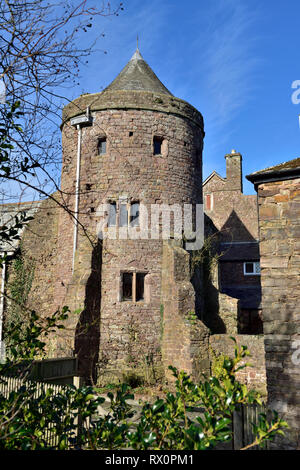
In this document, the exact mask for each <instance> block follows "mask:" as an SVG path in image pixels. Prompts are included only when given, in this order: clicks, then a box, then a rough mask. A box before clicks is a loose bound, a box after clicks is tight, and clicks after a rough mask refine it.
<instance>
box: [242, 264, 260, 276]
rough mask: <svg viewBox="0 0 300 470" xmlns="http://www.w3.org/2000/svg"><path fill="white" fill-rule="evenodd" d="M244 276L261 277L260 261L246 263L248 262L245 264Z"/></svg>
mask: <svg viewBox="0 0 300 470" xmlns="http://www.w3.org/2000/svg"><path fill="white" fill-rule="evenodd" d="M244 275H245V276H260V263H259V261H246V262H244Z"/></svg>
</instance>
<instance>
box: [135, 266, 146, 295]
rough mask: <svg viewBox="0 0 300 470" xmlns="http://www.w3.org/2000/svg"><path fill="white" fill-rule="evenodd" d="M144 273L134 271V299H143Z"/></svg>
mask: <svg viewBox="0 0 300 470" xmlns="http://www.w3.org/2000/svg"><path fill="white" fill-rule="evenodd" d="M144 285H145V273H136V301H137V302H138V301H139V300H144Z"/></svg>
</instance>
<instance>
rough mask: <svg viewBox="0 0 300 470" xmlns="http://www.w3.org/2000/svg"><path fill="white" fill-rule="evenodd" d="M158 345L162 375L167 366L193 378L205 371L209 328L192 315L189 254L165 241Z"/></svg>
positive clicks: (168, 372) (167, 375) (207, 357)
mask: <svg viewBox="0 0 300 470" xmlns="http://www.w3.org/2000/svg"><path fill="white" fill-rule="evenodd" d="M161 302H162V326H161V328H162V331H161V338H162V339H161V345H162V346H161V347H162V358H163V364H164V370H165V376H166V378H167V379H168V380H172V373H171V371H170V370H168V366H170V365H172V366H175V367H176V368H178V369H179V370H185V371H186V372H187V373H188V374H190V375H192V377H193V378H194V379H196V380H197V379H200V377H201V373H207V372H209V355H208V338H209V330H208V328H206V327H205V326H204V324H203V323H202V322H201V321H200V320H199V319H198V318H197V317H196V315H195V294H194V288H193V286H192V284H191V282H190V267H189V254H188V253H187V252H186V251H185V250H183V248H181V247H180V246H176V245H175V244H174V242H173V243H172V242H167V241H166V242H165V243H164V248H163V266H162V299H161Z"/></svg>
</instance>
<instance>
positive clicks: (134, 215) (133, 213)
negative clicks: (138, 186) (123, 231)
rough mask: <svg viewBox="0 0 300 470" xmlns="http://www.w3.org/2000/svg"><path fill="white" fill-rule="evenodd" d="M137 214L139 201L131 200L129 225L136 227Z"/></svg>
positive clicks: (137, 221)
mask: <svg viewBox="0 0 300 470" xmlns="http://www.w3.org/2000/svg"><path fill="white" fill-rule="evenodd" d="M139 215H140V203H139V202H133V203H132V204H131V206H130V216H129V217H130V218H129V225H130V227H137V226H138V225H139Z"/></svg>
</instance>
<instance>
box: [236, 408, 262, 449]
mask: <svg viewBox="0 0 300 470" xmlns="http://www.w3.org/2000/svg"><path fill="white" fill-rule="evenodd" d="M261 413H263V414H266V413H267V408H266V406H265V405H243V406H240V408H239V410H237V411H234V413H233V417H232V434H233V439H232V441H231V442H230V444H229V446H228V448H229V449H232V450H239V449H242V448H243V447H246V446H248V445H249V444H252V443H253V442H254V440H255V436H254V434H253V426H252V425H253V424H258V419H259V415H260V414H261ZM267 448H268V446H267V443H265V444H264V446H263V450H266V449H267ZM249 450H262V448H260V447H258V446H254V447H251V448H249Z"/></svg>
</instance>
